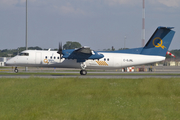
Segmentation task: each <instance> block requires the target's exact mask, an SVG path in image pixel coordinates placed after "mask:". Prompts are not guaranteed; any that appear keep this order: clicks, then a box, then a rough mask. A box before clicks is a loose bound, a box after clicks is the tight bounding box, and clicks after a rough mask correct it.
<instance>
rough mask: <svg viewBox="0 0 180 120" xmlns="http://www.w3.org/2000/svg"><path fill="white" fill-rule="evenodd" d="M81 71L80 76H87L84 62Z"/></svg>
mask: <svg viewBox="0 0 180 120" xmlns="http://www.w3.org/2000/svg"><path fill="white" fill-rule="evenodd" d="M81 69H82V70H81V71H80V74H81V75H86V74H87V71H86V70H85V69H86V64H85V62H83V63H81Z"/></svg>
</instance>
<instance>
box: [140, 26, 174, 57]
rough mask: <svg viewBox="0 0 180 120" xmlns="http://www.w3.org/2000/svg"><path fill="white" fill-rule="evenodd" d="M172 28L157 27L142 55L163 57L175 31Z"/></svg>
mask: <svg viewBox="0 0 180 120" xmlns="http://www.w3.org/2000/svg"><path fill="white" fill-rule="evenodd" d="M171 29H173V27H158V28H157V29H156V31H155V32H154V34H153V35H152V36H151V38H150V39H149V41H148V42H147V44H146V45H145V46H144V48H143V49H142V51H141V54H144V55H157V56H165V55H166V52H167V51H168V48H169V46H170V44H171V41H172V39H173V37H174V34H175V31H173V30H171Z"/></svg>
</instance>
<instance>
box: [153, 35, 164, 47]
mask: <svg viewBox="0 0 180 120" xmlns="http://www.w3.org/2000/svg"><path fill="white" fill-rule="evenodd" d="M157 39H159V40H160V43H157V45H155V43H154V42H155V40H157ZM162 44H163V41H162V39H161V38H159V37H156V38H154V40H153V45H154V46H155V47H161V48H162V49H164V48H166V47H165V46H164V45H162Z"/></svg>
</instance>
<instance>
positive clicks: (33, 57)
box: [6, 50, 165, 69]
mask: <svg viewBox="0 0 180 120" xmlns="http://www.w3.org/2000/svg"><path fill="white" fill-rule="evenodd" d="M23 53H28V54H23V55H17V56H15V57H13V58H11V59H10V60H9V61H7V63H6V65H8V66H27V67H31V66H32V67H55V68H80V69H81V64H82V63H77V60H76V59H74V60H72V59H64V58H62V59H61V60H60V59H59V58H60V56H59V54H58V53H57V51H42V50H26V51H24V52H23ZM99 53H100V54H103V55H104V58H101V59H99V60H98V59H95V60H86V61H85V62H84V63H83V64H84V65H85V66H86V69H113V68H115V69H117V68H123V67H129V66H136V65H141V64H148V63H154V62H159V61H162V60H164V59H165V57H162V56H152V55H141V54H127V53H110V52H109V53H108V52H99Z"/></svg>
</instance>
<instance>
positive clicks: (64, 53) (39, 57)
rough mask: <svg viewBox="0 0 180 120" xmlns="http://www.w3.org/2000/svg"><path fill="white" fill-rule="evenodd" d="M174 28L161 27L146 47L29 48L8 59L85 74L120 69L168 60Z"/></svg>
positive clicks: (11, 64)
mask: <svg viewBox="0 0 180 120" xmlns="http://www.w3.org/2000/svg"><path fill="white" fill-rule="evenodd" d="M172 29H173V27H158V28H157V29H156V31H155V32H154V34H153V35H152V36H151V38H150V39H149V41H148V42H147V43H146V45H145V46H144V47H141V48H133V49H127V50H119V51H93V50H91V49H90V48H89V47H81V48H79V49H70V50H63V48H62V44H61V43H60V44H59V49H58V51H50V50H25V51H23V52H21V53H20V54H19V55H17V56H15V57H13V58H11V59H10V60H8V61H7V62H6V65H7V66H15V70H14V71H15V72H18V69H17V67H18V66H27V67H53V68H54V67H55V68H78V69H81V70H80V74H81V75H86V74H87V71H86V69H119V68H124V67H130V66H136V65H144V64H149V63H155V62H159V61H163V60H165V55H166V52H167V51H168V48H169V46H170V43H171V41H172V39H173V37H174V34H175V31H173V30H172Z"/></svg>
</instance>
